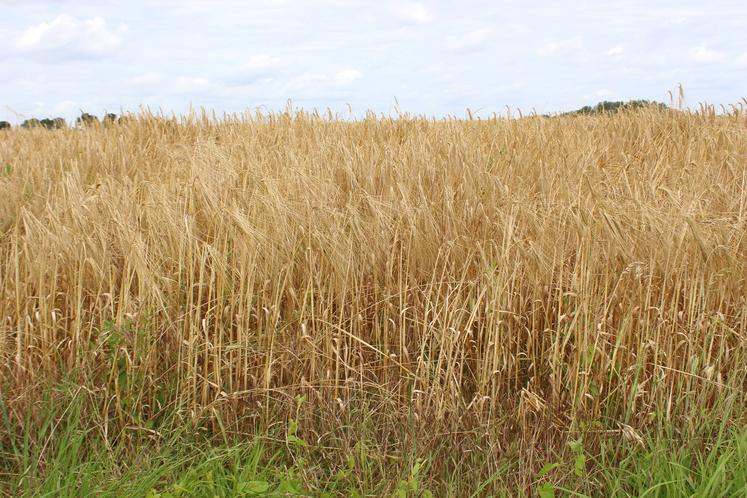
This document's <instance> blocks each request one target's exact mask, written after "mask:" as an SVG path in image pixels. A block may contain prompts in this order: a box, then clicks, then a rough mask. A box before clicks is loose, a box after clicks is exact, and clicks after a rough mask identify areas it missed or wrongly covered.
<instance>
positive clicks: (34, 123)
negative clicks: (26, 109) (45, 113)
mask: <svg viewBox="0 0 747 498" xmlns="http://www.w3.org/2000/svg"><path fill="white" fill-rule="evenodd" d="M40 126H42V124H41V121H39V120H38V119H36V118H31V119H27V120H25V121H24V122H23V123H21V128H26V129H27V130H28V129H31V128H38V127H40Z"/></svg>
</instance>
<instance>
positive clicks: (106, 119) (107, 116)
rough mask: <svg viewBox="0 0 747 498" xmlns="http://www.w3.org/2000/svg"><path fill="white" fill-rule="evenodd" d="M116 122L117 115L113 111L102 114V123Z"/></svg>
mask: <svg viewBox="0 0 747 498" xmlns="http://www.w3.org/2000/svg"><path fill="white" fill-rule="evenodd" d="M116 122H117V115H116V114H114V113H113V112H110V113H108V114H105V115H104V124H114V123H116Z"/></svg>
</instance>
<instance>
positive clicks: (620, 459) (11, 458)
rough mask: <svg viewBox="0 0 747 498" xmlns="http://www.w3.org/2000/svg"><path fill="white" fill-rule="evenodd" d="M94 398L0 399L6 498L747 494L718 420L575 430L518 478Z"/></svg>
mask: <svg viewBox="0 0 747 498" xmlns="http://www.w3.org/2000/svg"><path fill="white" fill-rule="evenodd" d="M92 399H95V398H93V397H92V395H91V394H90V393H88V392H87V391H86V390H85V389H83V388H80V387H78V388H76V387H74V386H72V385H65V386H57V387H56V388H55V389H51V390H48V391H47V392H46V393H45V396H44V402H43V403H42V404H41V405H40V406H39V409H38V410H33V411H29V412H28V413H26V414H25V417H24V418H23V420H22V421H20V422H19V421H18V420H17V417H15V418H14V416H13V415H12V414H10V413H9V412H8V410H7V409H6V406H7V403H6V400H4V399H3V398H2V397H0V411H1V412H2V413H1V415H2V429H3V430H2V431H1V432H0V435H2V439H0V441H1V442H2V447H1V448H0V450H1V451H0V493H1V494H2V495H5V496H49V497H52V496H54V497H57V496H61V497H66V496H69V497H80V496H112V497H119V496H131V497H138V496H142V497H151V498H156V497H163V498H167V497H168V498H171V497H186V496H189V497H192V496H196V497H215V496H221V497H228V496H397V497H411V496H412V497H414V496H424V497H427V496H448V495H451V496H470V495H471V496H541V497H543V498H545V497H551V496H600V495H603V496H646V497H672V496H698V497H717V496H725V497H726V496H747V430H736V429H733V428H727V427H726V426H724V425H718V424H715V423H714V424H715V425H714V426H710V425H709V424H703V425H702V428H703V431H704V434H705V433H709V434H712V435H711V436H710V437H708V438H689V439H687V440H679V439H677V437H676V436H675V435H674V434H672V433H671V430H670V429H666V428H665V429H662V430H660V431H659V433H658V434H656V435H651V436H649V437H648V438H642V439H640V440H628V439H626V438H624V437H621V435H620V434H613V435H611V436H608V437H603V438H596V439H594V443H585V442H584V437H582V436H579V437H577V438H575V439H572V440H571V441H570V443H569V444H568V445H567V446H568V447H567V451H566V452H565V453H563V454H562V455H557V454H554V455H553V454H547V455H545V456H544V458H546V459H547V462H546V464H545V465H544V466H543V468H542V470H541V471H540V472H538V473H537V475H536V477H535V479H534V480H533V481H532V482H530V483H526V484H521V483H517V482H516V481H515V479H512V475H515V474H516V472H517V465H516V461H515V459H513V458H512V455H511V453H510V451H509V452H506V454H505V457H504V458H503V461H500V462H495V461H491V459H490V458H489V457H488V456H487V455H482V456H481V455H479V454H477V452H476V451H475V453H476V454H475V458H472V459H468V460H464V461H463V462H462V463H461V464H455V463H454V460H452V461H451V463H449V457H453V455H450V454H449V451H448V450H449V448H448V447H447V446H444V447H441V448H438V447H436V448H422V449H418V448H417V440H416V439H407V440H406V441H405V440H403V441H404V443H403V444H401V445H400V446H399V447H394V448H392V455H390V456H389V457H386V458H380V457H378V456H377V453H379V450H378V449H377V447H376V444H375V435H374V434H367V433H366V431H367V429H366V426H365V425H361V426H359V427H357V428H354V429H353V428H351V429H349V431H350V432H351V434H354V435H355V436H357V437H358V442H357V443H356V444H355V445H354V446H353V448H352V451H351V449H350V448H349V447H348V448H343V447H342V446H338V447H329V446H325V445H324V444H318V443H317V442H315V441H309V440H306V439H304V438H303V437H302V435H301V432H300V431H299V429H298V423H297V422H296V420H295V419H291V420H290V422H289V423H287V424H278V425H276V426H273V428H264V429H260V428H256V429H255V430H254V431H252V432H248V433H246V434H244V435H238V434H228V433H227V432H223V431H221V430H220V429H219V430H218V431H210V430H208V429H207V428H206V427H204V426H202V427H201V426H199V425H197V426H196V425H192V424H190V423H186V422H185V421H183V420H181V421H180V420H178V418H177V417H176V416H174V417H172V418H171V419H170V420H169V421H168V422H166V423H164V424H163V425H162V426H160V427H158V428H156V429H155V430H149V429H143V428H140V429H136V428H129V429H127V430H125V431H122V432H120V433H118V434H108V435H107V434H104V433H102V432H101V428H100V427H98V426H97V425H96V424H92V423H91V422H90V410H91V405H90V403H91V400H92ZM297 401H299V403H298V408H299V409H300V407H301V405H302V403H301V402H300V401H302V400H297ZM175 413H176V412H175ZM84 417H88V418H84ZM219 426H220V424H219ZM714 428H715V432H713V429H714ZM592 436H593V433H589V434H587V435H586V436H585V437H586V438H588V439H589V440H590V441H591V440H592ZM470 444H472V449H473V450H476V449H477V448H478V441H477V440H476V441H474V442H473V443H470ZM428 452H430V454H429V453H428ZM452 453H454V452H452ZM335 462H343V463H342V464H337V463H335ZM476 476H482V477H481V478H480V479H476V478H475V477H476Z"/></svg>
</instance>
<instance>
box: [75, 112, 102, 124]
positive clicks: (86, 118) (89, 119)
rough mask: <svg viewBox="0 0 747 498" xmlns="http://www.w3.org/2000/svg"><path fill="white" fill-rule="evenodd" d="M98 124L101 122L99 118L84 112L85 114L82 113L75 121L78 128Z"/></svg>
mask: <svg viewBox="0 0 747 498" xmlns="http://www.w3.org/2000/svg"><path fill="white" fill-rule="evenodd" d="M98 122H99V118H97V117H96V116H94V115H93V114H88V113H87V112H84V113H81V115H80V116H79V117H78V118H77V119H76V120H75V125H76V126H90V125H92V124H94V123H98Z"/></svg>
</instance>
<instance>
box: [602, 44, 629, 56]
mask: <svg viewBox="0 0 747 498" xmlns="http://www.w3.org/2000/svg"><path fill="white" fill-rule="evenodd" d="M624 51H625V50H624V49H623V48H622V46H620V45H617V46H614V47H612V48H610V49H609V50H607V51H606V52H605V54H607V55H609V56H610V57H617V56H620V55H622V54H623V52H624Z"/></svg>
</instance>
